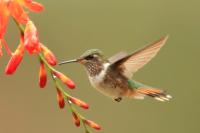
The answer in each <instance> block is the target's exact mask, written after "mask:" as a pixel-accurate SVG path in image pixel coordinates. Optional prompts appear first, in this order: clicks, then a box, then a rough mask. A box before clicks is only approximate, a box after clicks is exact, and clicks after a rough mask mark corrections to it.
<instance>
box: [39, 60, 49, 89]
mask: <svg viewBox="0 0 200 133" xmlns="http://www.w3.org/2000/svg"><path fill="white" fill-rule="evenodd" d="M46 83H47V72H46V70H45V64H44V62H43V61H40V70H39V85H40V88H44V87H45V86H46Z"/></svg>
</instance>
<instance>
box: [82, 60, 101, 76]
mask: <svg viewBox="0 0 200 133" xmlns="http://www.w3.org/2000/svg"><path fill="white" fill-rule="evenodd" d="M84 66H85V67H86V70H87V72H88V74H89V76H91V77H93V76H96V75H98V74H100V72H101V71H102V70H104V66H103V64H101V63H89V62H88V63H85V64H84Z"/></svg>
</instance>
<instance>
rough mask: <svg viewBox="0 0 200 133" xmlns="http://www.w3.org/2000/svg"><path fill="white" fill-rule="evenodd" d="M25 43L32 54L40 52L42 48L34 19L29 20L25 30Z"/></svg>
mask: <svg viewBox="0 0 200 133" xmlns="http://www.w3.org/2000/svg"><path fill="white" fill-rule="evenodd" d="M24 45H25V48H26V49H27V50H28V52H29V53H30V54H33V53H39V52H40V50H41V48H40V45H39V39H38V32H37V29H36V27H35V25H34V23H33V22H32V21H28V23H27V24H26V28H25V31H24Z"/></svg>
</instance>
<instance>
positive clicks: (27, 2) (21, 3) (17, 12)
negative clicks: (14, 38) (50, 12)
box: [0, 0, 44, 39]
mask: <svg viewBox="0 0 200 133" xmlns="http://www.w3.org/2000/svg"><path fill="white" fill-rule="evenodd" d="M23 7H26V8H28V9H29V10H31V11H34V12H40V11H42V10H43V9H44V7H43V5H41V4H40V3H37V2H34V1H32V0H0V39H2V37H3V36H4V34H5V31H6V27H7V24H8V17H9V15H12V16H13V17H14V18H15V19H16V20H17V21H18V22H19V23H21V24H26V23H27V22H28V20H29V17H28V15H27V13H26V12H25V11H24V9H23Z"/></svg>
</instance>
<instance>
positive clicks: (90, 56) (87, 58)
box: [85, 55, 94, 60]
mask: <svg viewBox="0 0 200 133" xmlns="http://www.w3.org/2000/svg"><path fill="white" fill-rule="evenodd" d="M93 58H94V56H93V55H88V56H87V57H85V59H86V60H91V59H93Z"/></svg>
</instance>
